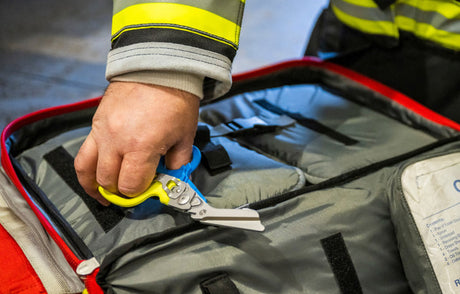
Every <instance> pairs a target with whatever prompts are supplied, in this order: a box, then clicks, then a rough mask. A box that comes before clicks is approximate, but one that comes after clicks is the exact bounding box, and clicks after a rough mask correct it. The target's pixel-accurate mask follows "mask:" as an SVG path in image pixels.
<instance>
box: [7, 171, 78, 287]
mask: <svg viewBox="0 0 460 294" xmlns="http://www.w3.org/2000/svg"><path fill="white" fill-rule="evenodd" d="M0 182H1V183H2V184H1V185H0V202H4V206H6V207H7V208H9V209H10V210H11V211H12V213H13V214H15V215H16V216H17V217H18V218H19V219H20V220H21V221H22V222H23V223H24V224H25V226H26V227H27V228H29V229H30V230H29V231H28V232H27V233H28V234H27V236H25V238H24V239H21V240H24V241H23V242H20V243H18V244H19V245H20V246H21V245H22V246H21V248H22V249H23V250H24V249H26V248H27V247H29V248H34V251H38V252H40V254H41V256H43V259H44V260H47V261H50V262H40V261H37V260H35V259H34V262H32V263H31V264H32V265H33V266H34V265H35V266H36V267H34V270H35V271H36V272H37V275H39V276H40V273H41V271H40V270H37V269H38V268H43V267H44V266H46V268H47V270H46V271H44V272H46V273H47V272H49V271H50V272H52V275H51V276H50V275H49V274H47V275H46V276H41V277H40V279H41V280H42V282H43V284H44V286H45V288H46V286H48V287H51V288H52V289H47V291H49V290H53V291H56V290H58V289H59V290H60V291H59V293H76V292H78V291H82V289H83V287H84V286H83V283H82V282H81V280H80V279H79V277H78V276H77V275H76V274H75V273H74V272H73V270H72V267H73V266H76V265H74V264H71V265H70V266H69V264H70V263H75V258H68V256H64V257H65V258H66V259H65V260H64V259H63V258H59V256H57V255H56V251H57V250H59V252H62V251H61V250H60V249H59V248H58V247H56V246H53V245H54V244H50V243H51V242H52V241H50V239H49V238H48V234H47V233H46V232H45V230H44V229H43V227H42V226H41V224H40V222H39V221H38V219H37V218H36V216H35V214H34V213H33V212H32V211H31V210H29V209H24V206H27V204H26V203H24V202H25V200H23V199H22V195H20V193H19V191H18V190H17V189H16V187H15V186H14V185H13V184H12V183H11V182H10V181H9V179H8V177H7V176H6V174H5V172H4V170H3V168H1V167H0ZM27 212H29V213H27ZM3 226H4V227H5V229H8V223H4V224H3ZM10 234H11V233H10ZM12 236H14V233H13V234H12ZM23 246H24V247H23ZM53 247H54V250H53V249H52V248H53ZM27 252H28V251H27V250H24V254H26V256H27ZM71 266H72V267H71ZM42 275H43V274H42Z"/></svg>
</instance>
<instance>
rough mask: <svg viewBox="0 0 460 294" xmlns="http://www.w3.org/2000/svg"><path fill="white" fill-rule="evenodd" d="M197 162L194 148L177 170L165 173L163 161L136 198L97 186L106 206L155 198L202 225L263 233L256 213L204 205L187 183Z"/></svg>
mask: <svg viewBox="0 0 460 294" xmlns="http://www.w3.org/2000/svg"><path fill="white" fill-rule="evenodd" d="M200 161H201V152H200V150H199V149H198V148H197V147H196V146H193V153H192V160H191V161H190V162H189V163H188V164H186V165H184V166H182V167H181V168H180V169H176V170H170V169H167V168H166V164H165V163H164V159H163V158H162V160H160V163H159V165H158V168H157V175H156V177H155V179H154V180H153V182H152V184H151V185H150V187H149V188H148V189H147V190H146V191H145V192H143V193H142V194H141V195H138V196H136V197H132V198H128V197H123V196H120V195H117V194H114V193H111V192H109V191H107V190H106V189H104V188H103V187H102V186H99V187H98V190H99V193H101V195H102V196H103V197H104V198H105V199H107V200H108V201H109V202H111V203H113V204H115V205H118V206H121V207H133V206H136V205H139V204H141V203H142V202H144V201H146V200H147V199H149V198H156V199H158V200H159V201H160V202H161V203H163V204H165V205H168V206H171V207H173V208H175V209H176V210H179V211H181V212H184V213H188V214H189V215H190V216H191V218H192V219H194V220H197V221H200V222H201V223H204V224H208V225H215V226H222V227H231V228H240V229H246V230H252V231H263V230H264V229H265V227H264V226H263V224H262V223H261V221H260V217H259V213H258V212H257V211H256V210H253V209H249V208H234V209H227V208H215V207H212V206H211V205H209V204H208V203H207V202H206V198H205V197H204V196H203V195H202V194H201V192H200V191H199V190H198V189H197V188H196V187H195V185H194V184H193V183H192V181H191V179H190V175H191V173H192V172H193V171H194V170H195V169H196V168H197V167H198V165H199V164H200Z"/></svg>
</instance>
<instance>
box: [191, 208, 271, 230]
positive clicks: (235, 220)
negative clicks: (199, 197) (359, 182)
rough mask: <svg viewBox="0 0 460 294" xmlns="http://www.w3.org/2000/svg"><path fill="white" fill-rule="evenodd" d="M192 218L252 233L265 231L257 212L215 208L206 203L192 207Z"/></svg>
mask: <svg viewBox="0 0 460 294" xmlns="http://www.w3.org/2000/svg"><path fill="white" fill-rule="evenodd" d="M188 213H190V216H191V217H192V218H193V219H195V220H198V221H200V222H202V223H205V224H210V225H216V226H223V227H232V228H240V229H246V230H252V231H259V232H261V231H263V230H264V229H265V227H264V226H263V225H262V223H261V222H260V218H259V213H258V212H257V211H255V210H252V209H248V208H242V209H237V208H236V209H224V208H214V207H212V206H211V205H209V204H207V203H206V202H202V203H201V204H200V205H198V206H194V207H192V208H191V209H190V210H189V211H188Z"/></svg>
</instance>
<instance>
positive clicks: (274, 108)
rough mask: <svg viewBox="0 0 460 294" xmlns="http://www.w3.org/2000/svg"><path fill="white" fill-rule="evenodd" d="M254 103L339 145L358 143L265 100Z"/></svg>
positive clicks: (312, 120)
mask: <svg viewBox="0 0 460 294" xmlns="http://www.w3.org/2000/svg"><path fill="white" fill-rule="evenodd" d="M254 103H256V104H258V105H259V106H261V107H262V108H265V109H266V110H268V111H270V112H273V113H275V114H279V115H287V116H289V117H290V118H293V119H295V120H296V121H297V123H299V124H300V125H302V126H304V127H306V128H308V129H310V130H313V131H315V132H317V133H320V134H323V135H325V136H328V137H329V138H331V139H334V140H336V141H339V142H341V143H343V144H345V145H354V144H356V143H358V141H357V140H355V139H353V138H351V137H348V136H347V135H344V134H342V133H339V132H337V131H336V130H334V129H331V128H330V127H328V126H325V125H323V124H322V123H320V122H318V121H316V120H314V119H311V118H306V117H304V116H302V115H301V114H299V113H293V112H289V111H286V110H284V109H281V108H279V107H278V106H276V105H274V104H272V103H270V102H268V101H267V100H265V99H258V100H255V101H254Z"/></svg>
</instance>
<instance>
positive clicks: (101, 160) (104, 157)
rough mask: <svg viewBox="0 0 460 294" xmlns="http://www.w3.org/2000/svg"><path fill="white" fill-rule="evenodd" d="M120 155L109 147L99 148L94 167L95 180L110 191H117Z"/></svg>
mask: <svg viewBox="0 0 460 294" xmlns="http://www.w3.org/2000/svg"><path fill="white" fill-rule="evenodd" d="M120 167H121V156H120V155H119V154H118V153H117V152H116V151H115V150H114V149H112V148H111V146H103V147H102V148H99V154H98V158H97V169H96V181H97V183H98V184H99V185H101V186H102V187H104V188H105V189H106V190H108V191H110V192H112V193H118V189H117V188H118V174H119V173H120Z"/></svg>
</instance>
